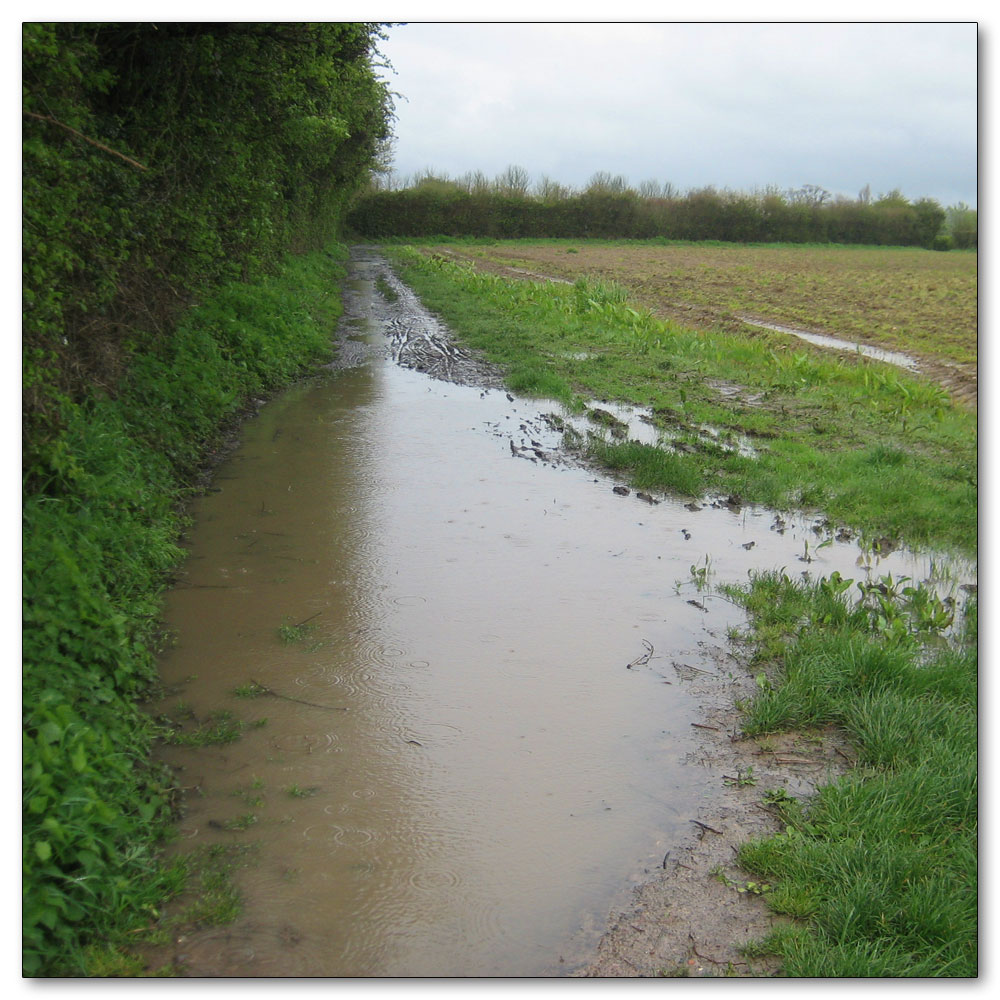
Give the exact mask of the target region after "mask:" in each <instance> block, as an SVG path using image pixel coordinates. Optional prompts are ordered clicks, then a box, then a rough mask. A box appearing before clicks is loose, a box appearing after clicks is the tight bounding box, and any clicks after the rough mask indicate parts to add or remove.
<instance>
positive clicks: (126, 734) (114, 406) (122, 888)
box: [22, 248, 346, 976]
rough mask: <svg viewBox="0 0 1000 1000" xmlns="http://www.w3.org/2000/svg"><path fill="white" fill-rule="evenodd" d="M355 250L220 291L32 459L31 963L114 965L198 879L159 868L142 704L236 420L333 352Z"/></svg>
mask: <svg viewBox="0 0 1000 1000" xmlns="http://www.w3.org/2000/svg"><path fill="white" fill-rule="evenodd" d="M345 257H346V251H344V250H343V249H342V248H339V249H337V250H336V251H335V252H331V253H326V254H323V253H318V254H310V255H304V256H299V257H294V258H290V259H288V261H287V262H286V264H285V266H284V268H283V269H282V271H281V273H280V274H278V275H276V276H274V277H273V278H271V279H269V280H267V281H266V282H263V283H260V284H257V285H247V284H239V283H237V284H232V285H228V286H225V287H223V288H221V289H220V290H219V291H218V292H217V293H216V294H215V295H214V296H213V297H212V299H211V300H210V301H205V302H204V303H203V304H202V305H200V306H199V307H197V308H196V309H194V310H193V311H191V312H190V313H189V314H188V315H187V316H186V317H184V319H183V320H182V322H181V323H180V325H179V326H178V328H177V329H176V330H175V331H173V332H172V334H171V335H170V336H169V337H165V338H164V339H163V341H162V342H161V344H160V346H159V349H158V350H156V351H154V352H150V353H146V354H143V355H141V356H137V357H136V358H135V359H134V360H133V363H132V365H131V369H130V372H129V375H128V376H127V378H126V380H125V382H124V384H123V385H122V386H121V387H120V389H119V391H118V392H117V393H116V394H115V395H114V396H113V397H112V396H111V395H109V394H107V393H105V392H102V391H97V390H95V391H93V392H92V393H91V394H90V395H89V396H88V397H87V398H86V399H84V400H82V401H80V402H79V403H71V402H69V401H64V402H63V404H62V412H61V414H60V417H61V425H62V428H63V429H62V431H61V433H60V434H59V435H58V436H57V437H55V438H53V440H52V442H51V444H50V445H49V446H48V447H47V449H46V450H45V451H44V452H43V453H38V454H39V456H40V457H38V459H37V461H36V464H35V465H34V466H33V467H32V468H31V469H29V470H28V473H29V479H28V481H29V482H31V483H33V484H36V486H35V489H34V490H33V491H32V492H31V493H30V494H28V495H26V496H25V497H24V504H23V586H22V594H23V633H22V637H23V638H22V641H23V663H24V667H23V675H22V704H23V713H22V714H23V719H22V722H23V756H22V761H23V784H22V790H23V803H24V805H23V827H22V829H23V841H22V851H23V884H22V886H23V888H22V891H23V910H22V914H23V971H24V974H25V975H28V976H57V975H58V976H62V975H87V974H95V975H102V974H106V972H102V971H101V970H106V969H108V968H109V967H111V965H112V964H113V962H112V961H111V959H112V958H113V956H114V955H115V954H116V953H122V954H125V953H127V950H128V945H129V943H130V942H131V941H135V940H137V938H136V936H135V935H137V934H140V933H141V932H142V929H143V928H145V927H146V926H147V925H148V924H149V921H150V917H151V915H152V914H155V913H156V911H157V910H158V907H159V905H160V903H161V901H162V900H163V899H164V898H166V897H168V896H170V895H172V894H174V893H175V892H177V891H178V890H179V887H180V884H181V883H182V882H183V878H182V877H181V876H179V874H178V869H177V868H176V866H171V867H169V868H164V867H163V865H162V863H161V862H160V860H159V856H158V847H159V845H161V843H162V842H163V839H164V838H165V837H166V836H167V835H168V832H169V829H170V819H171V804H172V797H173V790H172V788H171V780H170V776H169V775H168V774H166V773H164V772H163V771H161V770H158V769H157V768H155V767H153V766H152V765H151V764H150V748H151V745H152V741H153V739H154V738H155V737H156V736H157V734H158V731H157V728H156V724H155V723H154V722H153V721H152V720H151V719H149V718H148V717H147V716H145V715H144V714H143V713H142V711H141V710H140V708H139V707H138V705H139V701H140V700H141V699H142V698H143V696H144V695H145V694H146V693H148V691H149V688H150V686H151V685H152V684H153V683H154V682H155V680H156V661H155V655H156V650H157V644H158V611H159V606H158V595H159V594H160V592H161V590H162V587H163V585H164V580H165V574H166V573H167V571H168V570H170V569H171V568H172V567H173V566H174V565H176V563H177V562H178V561H179V559H180V558H181V551H180V549H179V548H178V547H177V545H176V539H177V537H178V534H179V532H180V530H181V528H182V527H183V525H184V523H185V520H184V515H183V513H182V504H183V502H184V501H185V500H186V499H187V498H189V497H190V496H191V495H192V493H193V492H194V491H195V490H196V489H197V486H196V482H197V478H198V470H199V467H200V465H201V463H202V462H203V461H204V460H205V457H206V455H207V454H208V453H209V452H210V451H211V449H212V448H213V447H214V446H215V445H216V444H217V443H218V440H219V434H220V427H222V426H224V425H225V423H226V422H227V421H228V420H231V419H233V418H234V417H235V416H236V414H238V413H239V411H240V410H241V408H242V407H243V405H244V404H245V402H246V400H247V399H248V398H251V397H254V396H261V395H265V394H268V393H271V392H273V391H275V390H276V389H277V388H278V387H280V386H281V385H283V384H286V383H287V382H289V381H290V380H292V379H293V378H295V377H296V376H298V375H300V374H302V373H303V372H304V371H306V370H308V369H309V367H310V366H312V365H314V364H315V363H316V362H318V361H321V360H324V359H326V358H328V357H329V355H330V352H331V330H332V327H333V324H334V322H335V320H336V318H337V316H338V315H339V309H340V305H339V297H338V296H337V295H336V282H337V280H338V279H339V278H340V277H341V276H342V275H343V274H344V269H343V266H342V263H341V261H342V260H343V259H344V258H345ZM95 956H96V958H95ZM124 967H127V963H125V964H124V965H123V968H124Z"/></svg>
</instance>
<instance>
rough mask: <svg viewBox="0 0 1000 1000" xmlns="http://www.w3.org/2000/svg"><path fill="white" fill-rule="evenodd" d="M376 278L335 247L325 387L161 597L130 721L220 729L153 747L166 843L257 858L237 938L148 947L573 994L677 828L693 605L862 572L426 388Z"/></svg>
mask: <svg viewBox="0 0 1000 1000" xmlns="http://www.w3.org/2000/svg"><path fill="white" fill-rule="evenodd" d="M384 270H385V264H384V262H382V261H380V260H379V259H378V258H376V257H374V256H372V255H365V254H364V253H359V254H356V260H355V275H356V277H355V280H354V282H353V283H352V284H351V287H350V293H349V294H348V296H347V312H346V316H347V318H346V319H345V321H344V323H343V325H342V327H341V336H342V337H343V338H344V343H345V345H346V347H345V350H344V351H342V352H341V362H340V364H339V365H338V366H337V367H336V368H335V369H333V370H331V371H330V372H329V373H328V374H327V375H325V376H324V377H321V378H318V379H316V380H313V381H311V382H309V383H306V384H303V385H300V386H298V387H296V388H294V389H292V390H291V391H289V392H288V393H286V394H284V395H283V396H282V397H280V398H279V399H277V400H275V401H274V402H272V403H270V404H268V405H267V406H266V407H264V408H263V409H262V410H261V412H260V414H259V416H258V417H256V418H255V419H254V420H253V421H251V422H250V423H249V424H248V425H247V427H246V429H245V434H244V440H243V444H242V445H241V447H240V448H239V449H238V451H236V452H235V453H234V454H233V455H232V457H231V458H230V459H229V460H228V461H227V462H226V463H225V464H224V465H223V466H221V467H220V468H219V470H218V474H217V477H216V480H215V485H216V486H217V487H219V488H220V491H219V492H216V493H211V494H209V495H206V496H205V497H203V498H201V499H200V500H199V501H198V502H197V504H196V506H195V510H194V517H195V523H194V527H193V529H192V531H191V533H190V538H189V542H188V545H189V549H190V558H189V560H188V562H187V563H186V565H185V567H184V572H183V575H182V577H181V579H180V581H179V582H178V585H177V586H176V588H175V589H174V590H173V591H172V592H171V593H170V594H169V595H168V599H167V605H166V620H167V622H168V624H169V625H170V626H171V627H172V628H173V629H174V631H175V633H176V644H175V645H174V646H173V648H171V649H170V650H169V651H168V652H167V653H166V655H165V656H164V657H163V659H162V664H161V676H162V679H163V682H164V684H165V685H166V686H167V689H168V690H169V691H170V692H171V694H170V696H169V697H167V698H165V699H164V700H163V702H162V703H160V704H158V705H157V706H155V708H154V710H155V711H157V712H165V713H166V714H168V715H170V716H172V717H175V718H181V717H182V716H184V714H185V713H191V714H193V716H194V718H195V719H197V720H205V719H206V718H207V717H208V716H209V715H210V714H211V713H213V712H217V711H219V710H228V711H230V712H232V713H234V715H235V716H236V717H237V718H238V719H240V720H242V721H243V722H245V723H247V724H248V725H247V727H246V729H245V731H244V735H243V736H242V738H241V739H240V740H238V741H236V742H233V743H229V744H225V745H221V746H214V747H212V746H210V747H203V748H199V749H195V748H191V747H170V748H167V749H166V751H165V753H164V756H165V757H166V759H168V760H169V762H170V763H171V764H173V765H175V766H176V767H178V768H179V769H180V770H179V778H178V782H179V784H181V785H183V786H184V787H185V788H186V790H187V791H186V803H187V811H186V815H185V816H184V819H183V821H182V828H183V833H184V839H183V841H182V842H181V843H180V845H179V847H178V849H179V850H184V851H187V850H190V849H191V848H192V847H193V846H200V845H215V844H227V845H228V844H254V845H255V848H254V851H253V854H252V858H253V860H252V863H251V864H250V865H248V866H247V867H245V868H243V869H241V870H239V871H238V873H237V884H238V886H239V888H240V891H241V893H242V895H243V897H244V901H245V903H244V911H243V915H242V916H241V917H240V919H239V920H238V921H237V922H236V923H235V924H233V925H230V926H227V927H222V928H219V927H216V928H207V929H204V930H201V931H198V932H195V933H193V934H191V935H189V936H186V937H184V938H183V939H182V940H180V941H178V942H176V943H175V944H174V945H173V946H172V948H171V949H170V955H169V956H167V957H169V958H175V959H176V960H178V961H180V962H182V963H184V965H185V967H186V970H187V972H188V974H190V975H195V976H336V977H365V976H435V977H441V976H558V975H565V974H569V973H571V972H573V971H574V970H575V969H578V968H579V967H581V966H582V965H583V964H584V963H585V962H586V961H587V960H588V959H589V957H590V956H591V955H592V953H593V949H594V947H595V946H596V943H597V940H598V938H599V936H600V934H601V932H602V930H603V929H604V923H605V919H606V917H607V914H608V912H609V910H610V909H611V908H612V907H613V906H615V905H617V904H618V903H620V902H621V901H623V900H624V898H625V897H626V896H627V894H628V891H629V889H630V888H631V887H632V886H634V885H635V884H636V883H637V882H639V881H641V880H643V879H644V878H645V877H646V876H647V875H648V873H649V872H650V871H651V870H652V869H654V868H656V867H657V866H659V865H660V862H661V859H662V858H663V857H664V852H665V851H666V850H667V849H668V848H669V847H670V845H671V844H673V843H676V842H677V841H678V840H680V839H681V838H682V837H683V836H684V835H685V834H686V833H687V831H688V830H689V829H690V822H691V820H692V819H693V818H694V816H695V814H696V812H697V808H698V802H699V793H700V787H701V785H702V784H703V783H704V781H705V780H706V778H705V774H704V772H703V771H701V770H699V769H697V768H693V767H690V766H686V765H685V764H684V760H685V757H686V755H687V754H688V752H689V751H690V750H691V748H692V746H693V737H692V733H693V730H692V728H691V722H692V720H693V719H694V718H695V715H696V706H695V704H694V698H693V695H692V694H689V693H688V690H687V686H686V684H687V682H686V680H685V678H690V677H691V676H692V675H693V673H695V674H696V673H697V672H698V671H704V670H707V671H713V670H717V669H719V667H718V664H719V663H720V662H722V661H721V660H720V659H719V658H718V657H717V656H713V652H716V651H717V650H718V649H719V648H720V647H723V646H725V643H726V629H727V627H728V626H730V625H735V624H739V623H740V622H741V621H742V618H741V616H740V614H739V612H738V611H737V610H736V609H735V608H734V607H733V606H732V605H731V604H729V603H728V602H726V601H725V600H722V599H721V598H718V597H712V596H711V595H709V594H708V593H707V592H704V591H702V590H699V586H701V584H702V583H704V582H718V581H724V580H732V581H736V580H741V579H745V578H746V575H747V573H748V571H750V570H752V569H755V568H766V569H770V568H775V567H785V568H786V569H787V571H788V572H789V573H791V574H796V573H799V572H809V573H812V574H815V575H824V574H828V573H830V572H832V571H833V570H835V569H837V570H840V572H841V573H843V574H844V575H845V576H854V577H855V578H858V577H860V576H861V575H862V573H863V570H862V569H860V568H859V567H858V566H857V565H856V562H857V560H858V558H859V550H858V548H857V547H856V546H855V545H854V544H853V543H849V542H843V543H841V542H834V543H833V544H831V545H829V546H827V547H825V548H823V549H817V548H816V544H817V539H818V536H817V534H816V533H815V532H814V531H813V528H812V524H811V522H809V521H808V520H803V521H796V520H792V519H790V518H786V519H784V520H782V519H780V518H776V517H775V515H774V514H773V513H770V512H767V511H762V510H761V511H758V510H753V509H750V508H746V507H742V508H741V507H739V506H737V505H736V504H732V503H731V504H728V505H727V504H725V503H721V502H720V503H718V504H716V505H714V506H713V505H711V504H703V505H699V504H684V503H683V502H680V501H673V500H669V499H665V498H655V499H656V500H657V501H659V502H656V503H652V502H650V500H651V499H654V498H647V499H641V498H638V497H637V495H636V494H635V493H632V492H630V491H624V490H623V489H622V488H619V491H618V492H615V490H614V487H615V486H616V485H617V484H616V483H614V482H613V481H611V480H608V479H605V478H603V477H599V476H597V475H595V474H594V473H593V472H589V471H587V470H586V469H583V468H578V467H574V466H573V465H572V464H571V463H567V462H563V461H562V460H561V459H560V457H559V454H558V443H559V439H560V436H561V432H560V430H559V428H557V427H555V426H553V424H552V422H551V420H549V419H547V416H546V415H547V414H549V413H551V404H550V405H546V404H539V403H537V402H532V401H525V400H518V399H513V398H511V397H509V396H508V394H507V393H506V392H505V391H504V390H503V389H502V388H495V387H491V385H490V383H489V382H481V384H479V385H465V384H457V383H455V382H448V381H444V380H443V377H448V376H449V375H450V377H454V378H459V379H475V378H477V377H479V376H480V375H483V374H484V373H482V372H478V373H477V371H476V366H477V364H478V362H477V361H476V359H475V358H474V357H472V356H471V355H462V354H461V352H457V353H453V354H452V357H451V360H450V361H448V362H444V361H441V360H440V358H441V351H442V345H443V343H444V341H443V340H442V338H443V336H444V331H443V330H442V328H440V326H437V325H435V324H433V323H432V322H431V321H430V320H429V319H428V318H427V317H426V314H423V313H422V311H421V310H420V309H419V307H418V305H417V303H415V301H414V300H413V299H412V296H408V294H403V293H405V292H406V290H405V289H403V288H402V286H398V288H399V291H400V297H399V299H398V301H397V302H396V303H394V304H392V305H389V304H388V303H386V302H384V301H382V300H381V298H379V297H378V296H377V295H376V293H375V292H374V285H373V282H374V278H375V276H376V274H378V273H380V272H382V271H384ZM400 343H403V344H404V347H403V348H402V349H400ZM406 343H412V344H414V345H415V346H414V347H413V349H412V351H411V352H410V353H409V354H408V353H407V351H408V349H407V348H406V347H405V344H406ZM444 350H445V353H447V351H448V348H447V346H446V345H445V347H444ZM393 358H395V359H396V360H395V361H394V360H393ZM407 364H409V365H411V366H410V367H405V365H407ZM428 365H438V366H439V367H440V366H443V367H444V368H445V369H447V371H444V370H441V371H439V372H438V374H439V375H441V376H443V377H442V378H432V377H430V376H429V375H428V374H425V373H423V372H421V371H419V370H417V369H418V368H419V367H421V366H425V367H426V366H428ZM806 559H810V560H812V561H808V562H807V561H805V560H806ZM930 569H931V567H930V566H929V564H928V563H927V562H926V561H923V560H919V559H917V558H915V557H911V556H908V555H907V554H905V553H894V554H892V555H889V556H887V557H886V558H885V559H884V560H882V561H881V562H880V563H877V564H876V565H875V566H874V567H873V570H874V572H877V573H884V572H890V571H891V572H892V573H893V575H894V576H898V575H900V574H904V575H908V576H910V577H912V578H916V579H923V578H924V577H926V576H927V575H928V573H929V572H930ZM692 672H693V673H692ZM262 689H266V691H267V692H268V693H266V694H262V695H261V694H260V692H261V690H262ZM238 690H240V691H241V692H242V694H244V695H250V694H258V695H259V696H258V697H239V696H237V694H235V693H234V692H236V691H238ZM181 703H182V704H181ZM261 720H266V722H261ZM255 723H258V724H255ZM190 725H191V723H189V726H190Z"/></svg>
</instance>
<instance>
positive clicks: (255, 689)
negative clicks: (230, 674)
mask: <svg viewBox="0 0 1000 1000" xmlns="http://www.w3.org/2000/svg"><path fill="white" fill-rule="evenodd" d="M233 694H234V695H235V696H236V697H237V698H262V697H263V696H264V695H266V694H267V688H266V687H264V686H263V685H262V684H258V683H257V682H256V681H250V683H249V684H241V685H240V686H239V687H237V688H235V689H234V690H233Z"/></svg>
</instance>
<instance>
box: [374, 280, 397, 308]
mask: <svg viewBox="0 0 1000 1000" xmlns="http://www.w3.org/2000/svg"><path fill="white" fill-rule="evenodd" d="M375 287H376V288H377V289H378V291H379V294H380V295H381V296H382V298H384V299H385V300H386V302H396V301H398V299H399V293H398V292H397V291H396V289H395V288H393V287H392V285H390V284H389V282H388V280H387V279H386V277H385V275H383V274H380V275H379V276H378V277H377V278H376V279H375Z"/></svg>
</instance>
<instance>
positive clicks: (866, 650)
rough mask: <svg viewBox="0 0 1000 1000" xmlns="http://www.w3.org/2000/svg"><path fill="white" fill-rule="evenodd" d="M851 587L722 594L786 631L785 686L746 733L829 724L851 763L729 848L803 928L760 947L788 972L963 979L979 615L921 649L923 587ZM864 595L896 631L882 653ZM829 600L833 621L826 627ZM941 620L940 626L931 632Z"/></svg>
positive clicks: (757, 584)
mask: <svg viewBox="0 0 1000 1000" xmlns="http://www.w3.org/2000/svg"><path fill="white" fill-rule="evenodd" d="M847 582H848V581H842V580H839V579H837V580H831V581H821V582H820V583H818V584H800V583H793V582H792V581H790V580H789V579H788V578H787V577H785V576H783V575H782V576H779V575H778V574H763V575H760V576H757V577H755V578H753V579H752V581H751V583H750V585H749V586H748V587H745V588H729V591H728V592H729V593H730V594H731V595H732V596H734V597H735V598H736V599H737V600H738V601H740V603H743V604H744V605H745V606H746V607H747V609H748V610H749V611H750V614H751V618H752V623H753V629H754V633H755V634H756V635H757V637H758V639H761V638H762V637H763V634H764V633H766V632H767V630H768V629H769V628H772V627H773V626H774V625H775V624H780V625H781V626H782V627H783V628H784V629H785V630H786V632H785V636H784V638H783V639H782V640H781V641H780V642H778V644H777V646H776V645H775V642H774V640H773V634H772V638H771V639H770V640H768V641H767V643H766V647H767V650H768V655H769V656H770V657H772V658H774V657H777V658H778V660H779V662H780V668H781V669H780V676H779V677H778V678H777V679H776V681H775V683H774V684H773V685H771V684H768V685H765V686H763V687H762V688H761V689H760V691H759V692H758V695H757V697H756V699H755V701H754V703H753V704H752V705H751V706H750V708H749V709H748V712H747V717H746V722H745V730H746V731H747V732H763V731H773V730H777V729H782V728H800V727H806V728H808V727H813V726H822V725H827V724H830V723H833V724H836V725H839V726H840V727H842V728H843V729H844V730H845V731H846V733H847V734H848V735H849V736H850V737H851V740H852V742H853V744H854V746H855V748H856V753H857V758H858V765H859V766H858V767H857V768H856V769H854V770H852V771H850V772H848V773H847V774H846V775H845V776H844V777H842V778H840V779H838V780H836V781H834V782H832V783H831V784H828V785H826V786H824V787H822V788H820V789H819V791H818V792H817V793H816V794H815V796H813V797H812V798H811V799H809V800H807V801H806V802H804V803H799V802H797V801H795V800H793V799H786V798H785V797H777V796H772V797H771V803H772V805H773V806H774V807H776V808H777V809H779V810H780V811H781V812H782V814H783V817H784V819H785V821H786V824H787V825H786V826H785V829H784V832H782V833H779V834H777V835H775V836H771V837H766V838H763V839H760V840H755V841H751V842H750V843H748V844H746V845H744V846H743V847H742V849H741V850H740V854H739V858H740V864H741V865H742V866H743V867H744V868H746V870H748V871H749V872H751V873H753V874H755V875H756V876H758V877H762V878H767V879H768V880H770V881H771V883H772V884H773V885H774V891H772V892H771V893H769V894H768V903H769V905H770V906H771V907H772V909H774V910H776V911H778V912H782V913H787V914H789V915H791V916H796V917H800V918H803V919H807V920H808V923H807V924H806V925H804V926H802V927H799V928H798V929H796V930H795V931H794V932H793V933H791V934H787V933H780V934H777V935H775V936H773V937H772V938H770V939H769V940H768V941H765V942H763V943H762V945H761V947H762V948H765V949H767V950H770V951H772V952H773V953H775V954H778V955H780V956H781V958H782V960H783V972H784V974H786V975H789V976H795V977H826V976H836V977H845V976H863V977H877V976H894V977H897V976H907V977H911V976H974V975H975V974H976V970H977V935H978V926H977V919H978V912H977V910H978V906H977V858H976V854H977V832H978V822H977V802H978V769H977V763H976V747H977V739H978V736H977V691H976V678H977V666H978V651H977V648H976V643H975V629H976V624H975V623H976V609H975V605H974V604H971V605H970V606H969V607H967V609H966V617H967V623H966V628H965V630H964V631H963V632H962V633H961V634H959V635H956V636H952V638H951V641H950V642H949V643H946V644H944V645H941V644H940V643H932V644H931V645H929V646H926V647H925V641H926V638H927V636H928V635H929V634H930V633H931V631H932V630H931V629H929V628H928V627H927V624H926V620H925V617H926V616H924V615H923V614H922V613H921V610H920V609H922V608H924V607H926V606H927V603H928V599H927V598H922V599H918V600H917V601H914V593H915V592H916V591H918V590H920V589H921V588H913V587H905V586H903V583H904V581H892V580H891V579H887V578H883V580H882V581H880V583H879V585H878V587H877V588H875V589H874V591H873V590H871V589H869V588H863V589H862V594H861V599H860V600H859V601H857V602H852V601H851V600H850V598H849V591H848V588H846V587H845V586H844V584H845V583H847ZM908 591H909V592H910V593H907V592H908ZM873 593H877V594H878V596H879V598H880V599H881V600H880V601H879V602H877V603H878V606H879V608H880V609H882V610H884V608H885V606H887V605H892V606H894V607H895V608H896V611H897V617H896V620H900V621H905V622H906V628H905V630H904V631H903V633H902V634H901V636H900V637H899V638H898V639H896V640H894V641H893V642H892V643H891V644H888V645H887V644H886V642H885V640H884V638H883V637H882V636H881V635H880V632H881V628H882V626H881V623H880V619H883V618H884V614H883V613H875V603H876V602H873V600H872V594H873ZM834 605H839V606H840V608H841V613H839V614H835V615H833V616H832V617H831V607H832V606H834ZM948 624H950V619H949V622H948V623H946V622H945V621H944V619H939V620H938V622H937V627H936V631H938V632H940V631H941V630H943V629H946V628H947V627H948ZM761 648H763V646H762V647H761Z"/></svg>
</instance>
